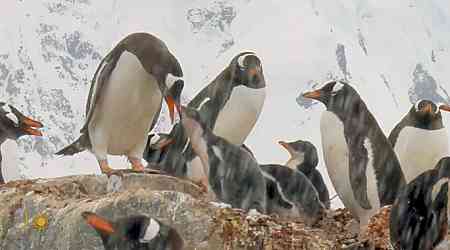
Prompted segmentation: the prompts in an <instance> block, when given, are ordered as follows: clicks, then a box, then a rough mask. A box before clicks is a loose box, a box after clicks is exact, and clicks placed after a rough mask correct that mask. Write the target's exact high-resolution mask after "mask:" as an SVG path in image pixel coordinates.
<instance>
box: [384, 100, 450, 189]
mask: <svg viewBox="0 0 450 250" xmlns="http://www.w3.org/2000/svg"><path fill="white" fill-rule="evenodd" d="M441 110H445V111H450V106H448V105H444V104H435V103H434V102H432V101H428V100H419V101H417V102H416V104H415V105H413V106H412V107H411V109H410V110H409V112H408V114H406V116H405V117H403V119H402V120H401V121H400V122H399V123H398V124H397V125H396V126H395V128H394V129H393V130H392V131H391V134H390V135H389V142H390V143H391V145H392V147H393V148H394V150H395V153H396V154H397V157H398V160H399V161H400V166H402V170H403V174H404V175H405V178H406V181H407V182H410V181H411V180H413V179H414V178H416V177H417V176H418V175H419V174H421V173H423V172H425V171H426V170H428V169H431V168H433V167H434V166H435V165H436V164H437V162H438V161H439V160H440V159H441V158H442V157H444V156H447V155H449V147H448V139H449V138H448V135H447V129H446V128H445V127H444V124H443V123H442V115H441Z"/></svg>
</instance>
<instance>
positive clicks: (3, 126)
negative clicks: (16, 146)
mask: <svg viewBox="0 0 450 250" xmlns="http://www.w3.org/2000/svg"><path fill="white" fill-rule="evenodd" d="M42 127H43V125H42V123H40V122H38V121H35V120H33V119H31V118H29V117H26V116H25V115H24V114H22V113H21V112H20V111H19V110H17V109H16V108H15V107H13V106H12V105H9V104H6V103H4V102H0V145H1V144H3V143H4V142H5V141H6V140H7V139H10V140H17V139H18V138H19V137H21V136H24V135H34V136H42V133H41V131H39V130H37V128H42ZM7 157H8V155H7V154H5V152H0V184H4V183H5V182H6V181H5V177H4V175H5V173H7V172H9V171H8V170H11V169H14V168H17V167H18V166H6V165H4V163H5V162H8V161H7V160H5V159H6V158H7Z"/></svg>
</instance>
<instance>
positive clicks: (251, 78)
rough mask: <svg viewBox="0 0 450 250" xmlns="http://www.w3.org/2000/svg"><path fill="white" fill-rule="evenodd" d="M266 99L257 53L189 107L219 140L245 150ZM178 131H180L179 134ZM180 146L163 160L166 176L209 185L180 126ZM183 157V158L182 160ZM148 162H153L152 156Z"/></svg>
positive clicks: (235, 62) (236, 63)
mask: <svg viewBox="0 0 450 250" xmlns="http://www.w3.org/2000/svg"><path fill="white" fill-rule="evenodd" d="M265 98H266V82H265V79H264V74H263V69H262V64H261V61H260V59H259V57H258V56H257V55H256V54H255V53H253V52H243V53H240V54H238V55H236V56H235V57H234V58H233V59H232V60H231V62H230V64H229V65H228V67H226V68H225V69H224V70H223V71H222V72H221V73H220V74H219V75H218V76H217V77H216V78H215V79H214V80H213V81H212V82H211V83H210V84H209V85H208V86H206V87H205V88H204V89H203V90H201V91H200V92H199V93H198V94H197V95H196V96H195V97H194V98H193V99H192V100H191V101H190V102H189V104H188V107H189V108H193V109H196V110H198V111H199V113H200V115H201V118H202V121H203V122H204V124H205V126H206V127H208V128H209V129H211V130H212V133H213V134H215V135H216V136H219V137H222V138H224V139H226V140H227V141H228V142H230V143H232V144H234V145H237V146H241V145H243V143H244V141H245V139H246V138H247V136H248V135H249V134H250V132H251V131H252V129H253V127H254V126H255V124H256V121H257V120H258V118H259V115H260V113H261V111H262V108H263V105H264V101H265ZM176 130H178V131H176ZM171 135H173V136H175V137H176V139H175V140H176V141H177V142H176V143H174V144H172V145H170V146H169V147H167V151H168V152H167V154H166V157H165V158H164V159H163V160H162V161H163V162H162V165H163V166H164V167H165V168H168V169H164V170H165V172H168V173H172V174H173V173H175V174H176V175H186V176H187V177H188V178H190V179H192V180H194V181H196V182H201V183H203V184H204V185H207V176H206V173H204V172H203V170H202V164H201V161H200V159H199V158H198V157H196V156H195V154H194V152H193V150H192V147H191V145H190V143H189V140H188V138H187V136H186V135H185V134H184V131H183V129H182V128H181V127H180V126H175V127H174V128H173V129H172V132H171ZM180 153H182V155H183V156H182V157H180ZM146 158H147V159H151V158H153V157H152V156H151V155H147V156H146Z"/></svg>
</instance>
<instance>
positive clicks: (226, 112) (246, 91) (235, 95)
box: [213, 85, 266, 145]
mask: <svg viewBox="0 0 450 250" xmlns="http://www.w3.org/2000/svg"><path fill="white" fill-rule="evenodd" d="M232 91H233V92H232V93H231V96H230V98H229V99H228V101H227V102H226V104H225V106H224V107H223V108H222V110H220V112H219V115H218V117H217V121H216V124H215V126H214V130H213V133H214V134H215V135H217V136H220V137H223V138H225V139H226V140H228V141H229V142H231V143H232V144H235V145H241V144H242V143H243V142H244V141H245V139H246V138H247V136H248V135H249V133H250V132H251V130H252V129H253V127H254V126H255V123H256V121H257V120H258V117H259V115H260V113H261V110H262V107H263V105H264V100H265V98H266V90H265V88H260V89H253V88H249V87H246V86H242V85H241V86H238V87H234V88H233V90H232Z"/></svg>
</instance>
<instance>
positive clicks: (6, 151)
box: [0, 139, 22, 183]
mask: <svg viewBox="0 0 450 250" xmlns="http://www.w3.org/2000/svg"><path fill="white" fill-rule="evenodd" d="M0 153H1V158H0V166H1V175H0V177H1V176H3V181H5V182H6V181H13V180H19V179H22V177H21V174H20V171H19V157H18V155H17V143H16V142H15V141H13V140H9V139H7V140H6V141H5V142H3V143H2V144H1V145H0ZM0 183H1V178H0Z"/></svg>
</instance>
